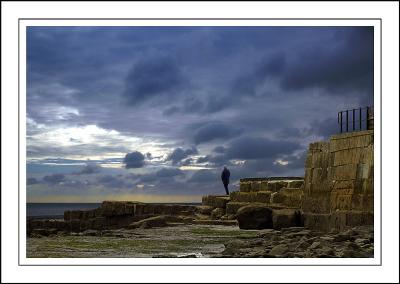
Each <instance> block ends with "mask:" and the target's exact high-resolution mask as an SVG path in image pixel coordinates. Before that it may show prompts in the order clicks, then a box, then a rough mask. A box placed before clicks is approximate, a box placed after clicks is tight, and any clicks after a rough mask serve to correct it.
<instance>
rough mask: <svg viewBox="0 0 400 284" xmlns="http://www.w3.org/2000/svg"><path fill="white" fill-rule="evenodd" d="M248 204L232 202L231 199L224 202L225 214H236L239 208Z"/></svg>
mask: <svg viewBox="0 0 400 284" xmlns="http://www.w3.org/2000/svg"><path fill="white" fill-rule="evenodd" d="M249 204H250V203H249V202H232V201H230V202H228V203H227V204H226V214H228V215H229V214H236V213H237V211H238V210H239V209H240V208H242V207H244V206H247V205H249Z"/></svg>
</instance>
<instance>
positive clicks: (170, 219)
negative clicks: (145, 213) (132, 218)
mask: <svg viewBox="0 0 400 284" xmlns="http://www.w3.org/2000/svg"><path fill="white" fill-rule="evenodd" d="M171 223H185V221H184V219H183V218H180V217H177V216H168V215H160V216H155V217H151V218H147V219H143V220H140V221H138V222H134V223H131V224H130V225H128V229H136V228H142V229H148V228H153V227H165V226H170V225H171Z"/></svg>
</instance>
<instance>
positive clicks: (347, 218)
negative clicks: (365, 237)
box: [330, 210, 374, 231]
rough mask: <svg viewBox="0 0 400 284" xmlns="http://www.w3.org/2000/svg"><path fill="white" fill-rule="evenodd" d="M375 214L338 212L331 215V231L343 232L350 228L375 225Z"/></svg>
mask: <svg viewBox="0 0 400 284" xmlns="http://www.w3.org/2000/svg"><path fill="white" fill-rule="evenodd" d="M373 224H374V214H373V212H365V211H354V210H352V211H336V212H333V213H332V214H331V218H330V229H334V230H337V231H343V230H345V229H348V228H352V227H355V226H362V225H373Z"/></svg>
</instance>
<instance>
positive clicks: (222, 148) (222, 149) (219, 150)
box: [213, 146, 225, 154]
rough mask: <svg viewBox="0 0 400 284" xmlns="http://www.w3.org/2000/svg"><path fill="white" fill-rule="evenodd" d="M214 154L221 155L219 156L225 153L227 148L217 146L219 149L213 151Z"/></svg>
mask: <svg viewBox="0 0 400 284" xmlns="http://www.w3.org/2000/svg"><path fill="white" fill-rule="evenodd" d="M213 152H214V153H219V154H221V153H225V147H224V146H217V147H215V148H214V149H213Z"/></svg>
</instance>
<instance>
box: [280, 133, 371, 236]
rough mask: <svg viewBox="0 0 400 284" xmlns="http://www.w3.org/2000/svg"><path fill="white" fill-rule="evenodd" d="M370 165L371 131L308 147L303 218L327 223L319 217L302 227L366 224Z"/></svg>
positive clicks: (340, 228)
mask: <svg viewBox="0 0 400 284" xmlns="http://www.w3.org/2000/svg"><path fill="white" fill-rule="evenodd" d="M373 163H374V161H373V131H360V132H353V133H345V134H340V135H335V136H332V137H331V139H330V141H328V142H325V144H318V143H317V144H315V143H312V144H310V147H309V152H308V155H307V160H306V171H305V185H304V189H305V190H304V193H305V195H304V197H303V200H302V209H303V211H304V212H305V213H306V214H308V213H311V214H312V213H314V214H330V215H331V216H330V218H329V220H325V219H326V218H322V217H321V216H323V215H320V216H319V217H318V218H319V219H320V220H319V219H318V218H317V217H316V216H314V217H312V218H311V217H310V218H309V219H308V221H306V224H309V225H310V226H314V227H317V226H318V222H323V223H321V224H320V225H321V228H322V229H324V230H326V229H328V228H329V227H330V228H331V229H338V230H342V229H344V228H346V227H348V226H351V224H370V223H371V219H373V218H371V216H373V210H374V207H373V203H374V202H373V200H374V198H373V192H374V191H373V169H374V165H373ZM278 197H279V196H278ZM359 212H363V213H359ZM318 220H319V221H318ZM314 222H317V223H314ZM363 222H364V223H363Z"/></svg>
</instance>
